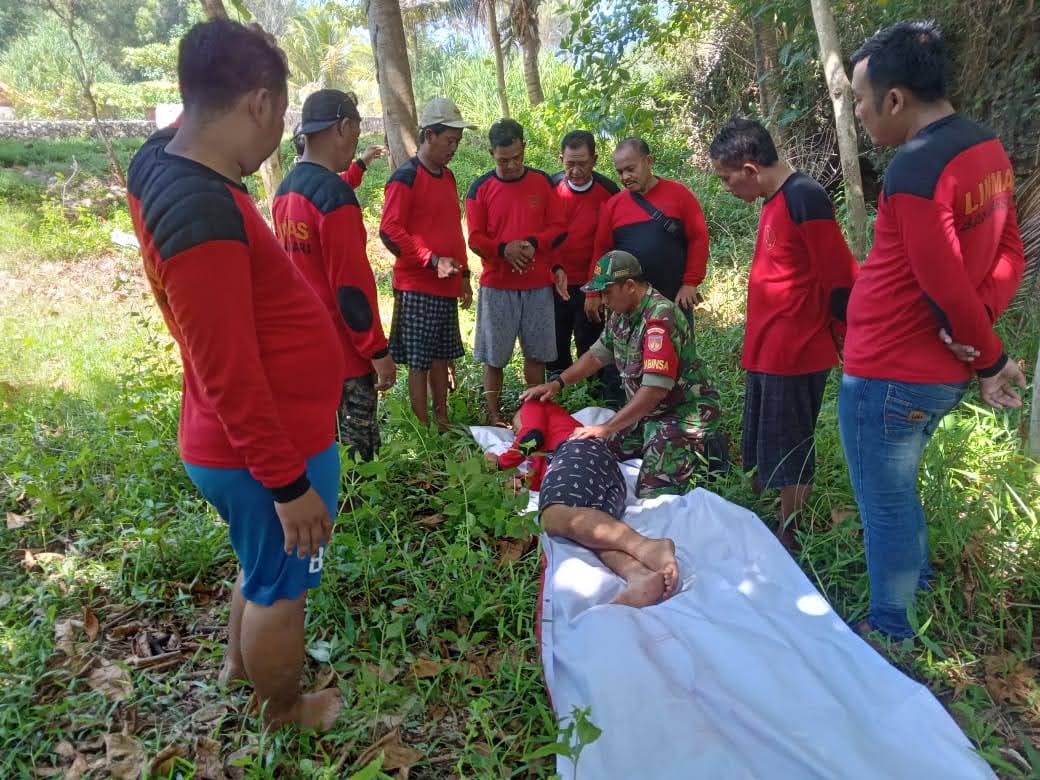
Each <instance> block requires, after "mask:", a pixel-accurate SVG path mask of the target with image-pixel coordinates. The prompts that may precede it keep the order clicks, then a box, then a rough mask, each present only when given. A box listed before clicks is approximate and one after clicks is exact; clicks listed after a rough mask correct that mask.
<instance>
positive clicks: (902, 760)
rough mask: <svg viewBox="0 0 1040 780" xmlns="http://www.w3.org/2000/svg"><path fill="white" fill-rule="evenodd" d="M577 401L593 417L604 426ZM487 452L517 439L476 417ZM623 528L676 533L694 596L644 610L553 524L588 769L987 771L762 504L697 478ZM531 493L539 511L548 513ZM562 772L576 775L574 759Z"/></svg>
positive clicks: (559, 685) (642, 508)
mask: <svg viewBox="0 0 1040 780" xmlns="http://www.w3.org/2000/svg"><path fill="white" fill-rule="evenodd" d="M610 414H611V413H610V412H609V411H607V410H604V409H595V408H589V409H583V410H582V411H581V412H578V413H577V414H576V415H575V417H576V418H577V419H578V420H579V421H581V422H582V423H583V424H586V425H589V424H595V423H600V422H604V421H605V420H607V419H609V417H610ZM471 431H472V433H473V436H474V438H476V440H477V442H478V443H479V444H480V445H481V447H482V448H483V449H484V450H485V451H491V452H501V451H503V450H505V449H506V448H508V446H509V443H510V441H511V436H510V432H509V431H506V430H503V429H501V428H489V427H484V426H475V427H473V428H471ZM638 467H639V461H628V462H627V463H625V464H624V465H623V470H624V471H625V475H626V479H627V480H628V483H629V501H630V503H629V507H628V510H627V511H626V514H625V518H624V519H625V521H626V522H627V523H629V524H630V525H631V526H632V527H633V528H635V529H636V530H638V531H639V532H640V533H643V534H645V535H647V536H651V537H669V538H671V539H673V540H674V541H675V543H676V547H677V552H678V558H679V566H680V572H681V576H682V579H683V588H682V591H681V592H680V593H679V594H677V595H676V596H674V597H673V598H671V599H669V600H668V601H666V602H663V603H661V604H657V605H655V606H652V607H647V608H645V609H640V610H637V609H632V608H630V607H623V606H618V605H615V604H611V603H610V602H611V601H612V600H613V598H614V596H615V595H616V594H617V593H618V592H619V591H620V590H621V588H622V586H623V583H622V581H621V580H620V579H619V578H618V577H616V576H615V575H614V574H613V573H611V572H610V571H609V570H608V569H606V567H604V566H603V565H602V564H601V563H600V562H599V560H598V559H597V558H596V556H595V555H593V554H592V553H591V552H590V551H588V550H586V549H584V548H582V547H580V546H578V545H576V544H574V543H572V542H569V541H566V540H563V539H556V538H550V537H548V536H546V535H544V534H543V535H542V538H541V543H542V549H543V551H544V553H545V556H546V572H545V585H544V588H543V592H542V594H541V599H542V604H541V607H542V626H541V628H542V663H543V666H544V669H545V679H546V684H547V686H548V690H549V695H550V697H551V700H552V704H553V707H554V709H555V711H556V714H557V716H558V717H559V718H566V717H568V716H569V715H570V714H571V712H572V710H573V708H585V707H591V712H590V714H589V719H590V720H591V721H592V722H593V723H594V724H595V725H596V726H598V727H599V728H600V729H602V735H601V736H600V737H599V739H598V740H596V741H595V742H593V743H592V744H590V745H588V746H587V747H585V748H584V750H583V751H582V753H581V756H580V759H579V764H578V768H579V770H580V771H579V775H578V776H579V777H580V778H582V780H586V779H587V780H641V779H642V778H646V779H647V780H650V779H651V778H652V779H653V780H686V779H687V778H689V779H690V780H693V779H694V778H705V779H707V778H711V779H712V780H738V779H739V780H744V779H745V778H747V779H748V780H750V779H751V778H756V779H762V780H767V779H768V780H787V779H788V778H790V780H810V779H811V778H821V780H822V779H823V778H827V779H828V780H830V779H831V778H841V780H858V779H859V778H862V779H863V780H876V779H877V778H885V779H886V780H897V779H899V778H908V779H909V778H913V779H914V780H932V779H933V778H935V779H936V780H938V778H942V780H961V779H963V780H967V779H968V778H993V777H994V774H993V772H992V771H991V770H990V768H989V766H988V765H987V764H986V762H985V761H983V760H982V759H981V758H979V756H978V755H976V754H975V752H974V751H973V749H972V747H971V744H970V743H969V742H968V740H967V738H966V737H965V736H964V734H963V733H962V732H961V731H960V729H959V728H958V727H957V725H956V724H955V723H954V721H953V719H952V718H951V717H950V716H949V715H948V714H947V712H946V711H945V710H944V709H943V707H942V706H941V705H940V704H939V702H938V701H936V699H935V698H934V697H933V696H932V695H931V693H929V691H928V690H927V689H926V688H924V687H923V686H921V685H919V684H917V683H915V682H914V681H912V680H910V679H909V678H908V677H906V676H905V675H904V674H902V673H901V672H900V671H898V670H897V669H895V668H894V667H892V666H890V665H889V664H888V663H887V662H886V661H885V660H884V659H883V658H882V657H881V656H879V655H878V654H877V653H875V652H874V650H873V649H872V648H871V647H870V646H869V645H867V644H866V643H865V642H863V641H862V640H861V639H860V638H859V637H858V636H857V635H856V634H855V633H854V632H852V631H851V630H850V629H849V628H848V627H847V626H846V625H845V623H844V622H843V621H842V620H841V618H839V617H838V615H837V614H835V612H834V611H833V610H832V609H831V607H830V605H829V604H828V603H827V601H826V599H824V597H823V596H822V595H820V593H819V591H817V590H816V589H815V588H814V587H813V585H812V583H811V582H810V581H809V580H808V579H807V578H806V576H805V575H804V574H803V573H802V571H801V569H800V568H799V567H798V565H797V564H796V563H795V562H794V560H793V559H792V558H791V557H790V556H789V555H788V554H787V552H786V551H785V550H784V548H783V547H782V546H781V545H780V544H779V542H777V540H776V539H775V537H774V536H773V535H772V533H770V532H769V530H768V529H767V528H766V527H765V526H764V525H763V524H762V522H761V521H760V520H759V518H758V517H757V515H755V514H753V513H752V512H749V511H748V510H746V509H743V508H741V507H739V506H736V505H735V504H731V503H730V502H728V501H726V500H725V499H723V498H721V497H719V496H717V495H715V494H714V493H710V492H708V491H706V490H703V489H697V490H694V491H693V492H691V493H688V494H686V495H685V496H665V497H661V498H655V499H647V500H639V501H637V500H635V499H634V498H632V487H633V486H634V483H635V477H636V474H637V473H638ZM537 500H538V497H537V494H532V496H531V504H532V505H533V507H537ZM557 771H558V772H559V773H560V775H561V776H562V777H563V778H565V780H570V779H571V778H574V768H573V766H572V765H571V762H570V760H569V759H567V758H565V757H562V756H561V757H559V758H558V761H557Z"/></svg>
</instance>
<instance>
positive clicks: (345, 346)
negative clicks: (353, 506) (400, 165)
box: [272, 89, 397, 460]
mask: <svg viewBox="0 0 1040 780" xmlns="http://www.w3.org/2000/svg"><path fill="white" fill-rule="evenodd" d="M360 132H361V115H360V114H359V113H358V110H357V105H356V104H355V103H354V102H353V100H351V98H350V96H349V95H347V94H346V93H344V92H340V91H339V90H336V89H323V90H319V91H318V92H315V93H313V94H312V95H310V96H309V97H308V98H307V100H306V101H304V104H303V121H302V125H301V127H300V135H301V136H302V137H303V139H304V150H303V157H302V159H301V160H300V162H299V163H297V164H296V167H294V168H293V169H292V171H290V172H289V175H288V176H286V177H285V179H284V180H283V181H282V183H281V186H279V187H278V193H277V195H276V196H275V199H274V207H273V209H272V211H273V212H274V221H275V232H277V234H278V237H279V238H281V240H282V244H283V246H284V247H285V251H286V252H287V253H288V254H289V257H290V258H291V259H292V261H293V263H295V265H296V267H297V268H298V269H299V270H300V272H301V273H302V274H303V276H304V278H306V279H307V281H308V283H309V284H310V285H311V287H312V288H313V289H314V291H315V292H316V293H317V294H318V297H319V298H321V300H322V302H323V303H324V304H325V307H326V309H327V310H328V312H329V315H330V316H331V317H332V319H333V321H334V322H335V323H336V327H337V330H338V331H339V334H340V341H341V344H342V352H343V356H344V363H345V369H344V373H343V395H342V398H341V401H340V407H339V438H340V441H341V442H342V443H343V444H344V445H345V446H346V447H347V449H348V450H349V451H350V453H351V455H352V457H354V458H356V459H358V460H371V459H372V457H373V456H374V455H375V453H376V451H377V450H378V449H379V425H378V423H377V421H376V410H377V404H378V398H379V396H378V393H379V391H381V390H388V389H390V388H391V387H392V386H393V384H394V381H395V379H396V377H397V371H396V368H395V366H394V361H393V358H391V357H390V353H389V349H388V347H387V342H386V336H385V335H384V334H383V324H382V322H380V319H379V302H378V299H377V297H376V280H375V277H374V276H373V275H372V267H371V266H370V265H369V264H368V255H367V253H366V249H365V245H366V243H367V239H368V236H367V234H366V232H365V224H364V221H363V220H362V217H361V207H360V206H359V204H358V201H357V197H356V196H355V195H354V190H353V189H351V187H350V185H349V184H347V183H346V182H345V181H343V179H342V178H341V177H340V176H338V175H337V174H336V173H335V172H336V171H338V170H342V169H343V168H345V167H346V163H347V161H348V160H350V159H351V157H353V155H354V152H355V151H356V150H357V139H358V134H359V133H360Z"/></svg>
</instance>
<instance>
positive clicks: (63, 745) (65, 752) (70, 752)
mask: <svg viewBox="0 0 1040 780" xmlns="http://www.w3.org/2000/svg"><path fill="white" fill-rule="evenodd" d="M54 755H56V756H60V757H61V758H64V759H65V760H66V761H72V760H73V759H74V758H75V757H76V748H74V747H72V743H71V742H68V741H67V740H64V739H63V740H61V742H59V743H58V744H57V745H55V746H54Z"/></svg>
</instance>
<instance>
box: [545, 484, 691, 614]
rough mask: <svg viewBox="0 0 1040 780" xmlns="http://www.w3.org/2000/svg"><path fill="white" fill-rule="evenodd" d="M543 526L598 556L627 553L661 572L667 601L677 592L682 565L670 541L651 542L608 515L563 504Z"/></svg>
mask: <svg viewBox="0 0 1040 780" xmlns="http://www.w3.org/2000/svg"><path fill="white" fill-rule="evenodd" d="M542 525H543V526H544V528H545V532H546V533H548V534H550V535H552V536H563V537H566V538H567V539H571V540H573V541H575V542H577V543H578V544H580V545H582V546H583V547H588V548H589V549H590V550H592V551H593V552H595V553H597V554H599V553H601V552H603V551H609V550H616V551H618V552H622V553H626V554H627V555H629V556H630V557H632V558H633V559H635V560H636V562H638V563H640V564H642V565H643V566H645V567H646V568H647V569H649V570H650V571H652V572H658V573H660V574H661V575H662V576H663V577H664V585H665V591H664V597H665V598H668V597H669V596H671V595H672V594H673V593H675V591H676V589H677V587H678V585H679V562H678V561H677V560H676V558H675V542H673V541H672V540H671V539H648V538H647V537H645V536H643V535H642V534H640V533H639V532H637V531H635V530H634V529H633V528H631V527H630V526H628V525H626V524H625V523H622V522H621V521H620V520H616V519H614V518H613V517H611V516H610V515H608V514H607V513H606V512H601V511H599V510H598V509H590V508H588V507H578V508H575V507H570V506H564V505H563V504H552V505H550V506H548V507H546V508H545V509H544V510H543V511H542ZM603 562H604V563H607V562H606V561H605V560H604V561H603ZM607 566H610V564H609V563H607ZM610 568H611V569H612V570H614V571H617V570H616V569H613V567H612V566H610Z"/></svg>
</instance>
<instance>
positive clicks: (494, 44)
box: [484, 0, 509, 119]
mask: <svg viewBox="0 0 1040 780" xmlns="http://www.w3.org/2000/svg"><path fill="white" fill-rule="evenodd" d="M484 2H485V3H487V25H488V37H490V38H491V48H492V49H493V50H494V52H495V77H496V78H497V80H498V103H499V105H500V106H501V107H502V116H503V117H504V118H506V119H508V118H509V101H508V100H506V62H505V57H503V55H502V39H501V38H500V37H499V33H498V14H497V12H496V11H495V0H484Z"/></svg>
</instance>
